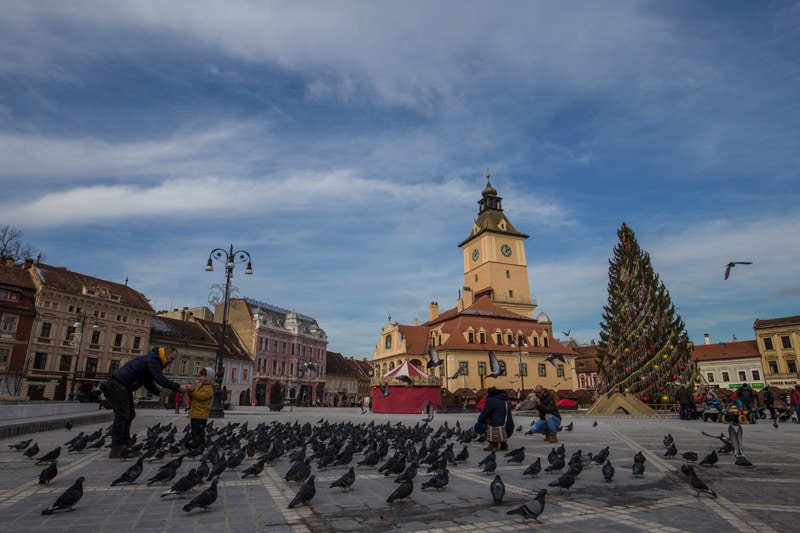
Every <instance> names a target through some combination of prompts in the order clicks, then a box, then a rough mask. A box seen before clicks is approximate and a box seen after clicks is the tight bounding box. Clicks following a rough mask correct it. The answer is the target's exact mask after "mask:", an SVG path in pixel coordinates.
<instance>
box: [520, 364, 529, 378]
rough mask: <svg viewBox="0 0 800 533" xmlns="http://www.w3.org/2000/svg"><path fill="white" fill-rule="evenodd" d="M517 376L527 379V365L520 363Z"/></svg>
mask: <svg viewBox="0 0 800 533" xmlns="http://www.w3.org/2000/svg"><path fill="white" fill-rule="evenodd" d="M519 375H520V376H522V377H528V363H520V365H519Z"/></svg>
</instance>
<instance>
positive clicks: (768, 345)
mask: <svg viewBox="0 0 800 533" xmlns="http://www.w3.org/2000/svg"><path fill="white" fill-rule="evenodd" d="M764 349H765V350H773V349H774V348H773V347H772V339H771V338H770V337H764Z"/></svg>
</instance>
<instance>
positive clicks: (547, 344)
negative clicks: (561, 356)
mask: <svg viewBox="0 0 800 533" xmlns="http://www.w3.org/2000/svg"><path fill="white" fill-rule="evenodd" d="M542 340H543V341H544V347H545V348H547V347H548V346H550V339H549V338H548V337H545V338H544V339H542Z"/></svg>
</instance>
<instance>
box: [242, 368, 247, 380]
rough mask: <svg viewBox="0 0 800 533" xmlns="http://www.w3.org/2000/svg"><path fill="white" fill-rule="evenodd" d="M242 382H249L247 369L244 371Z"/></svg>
mask: <svg viewBox="0 0 800 533" xmlns="http://www.w3.org/2000/svg"><path fill="white" fill-rule="evenodd" d="M242 381H247V369H246V368H243V369H242Z"/></svg>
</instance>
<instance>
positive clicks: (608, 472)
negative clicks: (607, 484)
mask: <svg viewBox="0 0 800 533" xmlns="http://www.w3.org/2000/svg"><path fill="white" fill-rule="evenodd" d="M613 478H614V466H613V465H612V464H611V461H608V460H606V464H604V465H603V479H605V480H606V481H611V480H612V479H613Z"/></svg>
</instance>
